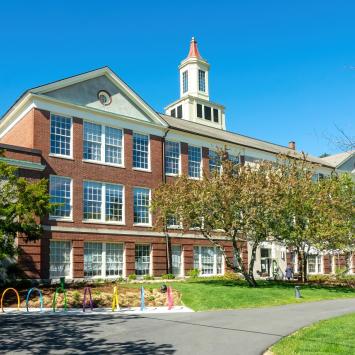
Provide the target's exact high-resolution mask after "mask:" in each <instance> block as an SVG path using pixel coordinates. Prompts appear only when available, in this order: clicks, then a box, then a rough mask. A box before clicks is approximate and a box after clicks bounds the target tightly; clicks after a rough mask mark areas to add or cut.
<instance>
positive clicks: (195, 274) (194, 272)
mask: <svg viewBox="0 0 355 355" xmlns="http://www.w3.org/2000/svg"><path fill="white" fill-rule="evenodd" d="M199 275H200V270H199V269H191V270H189V271H188V272H187V276H190V277H191V278H193V279H195V278H196V277H198V276H199Z"/></svg>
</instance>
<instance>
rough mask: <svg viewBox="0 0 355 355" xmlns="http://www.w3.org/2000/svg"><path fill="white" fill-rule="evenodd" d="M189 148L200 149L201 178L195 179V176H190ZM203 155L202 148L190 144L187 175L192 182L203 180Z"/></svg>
mask: <svg viewBox="0 0 355 355" xmlns="http://www.w3.org/2000/svg"><path fill="white" fill-rule="evenodd" d="M189 147H194V148H199V149H200V157H201V160H200V176H199V177H194V176H190V171H189V170H190V168H189V163H190V161H189ZM202 171H203V155H202V147H200V146H198V145H193V144H189V145H188V147H187V175H188V178H189V179H192V180H201V178H202V176H203V173H202Z"/></svg>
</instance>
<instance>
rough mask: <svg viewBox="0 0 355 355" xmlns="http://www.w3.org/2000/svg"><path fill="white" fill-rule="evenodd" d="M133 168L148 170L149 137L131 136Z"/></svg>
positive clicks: (135, 134)
mask: <svg viewBox="0 0 355 355" xmlns="http://www.w3.org/2000/svg"><path fill="white" fill-rule="evenodd" d="M133 167H134V168H139V169H146V170H147V169H149V136H147V135H144V134H138V133H134V134H133Z"/></svg>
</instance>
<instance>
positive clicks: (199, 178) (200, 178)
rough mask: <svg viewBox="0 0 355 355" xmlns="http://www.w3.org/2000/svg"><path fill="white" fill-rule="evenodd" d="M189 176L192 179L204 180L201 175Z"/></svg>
mask: <svg viewBox="0 0 355 355" xmlns="http://www.w3.org/2000/svg"><path fill="white" fill-rule="evenodd" d="M188 178H189V179H190V180H202V176H201V177H192V176H188Z"/></svg>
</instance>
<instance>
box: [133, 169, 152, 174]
mask: <svg viewBox="0 0 355 355" xmlns="http://www.w3.org/2000/svg"><path fill="white" fill-rule="evenodd" d="M132 170H136V171H144V172H146V173H151V172H152V170H151V169H143V168H132Z"/></svg>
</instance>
